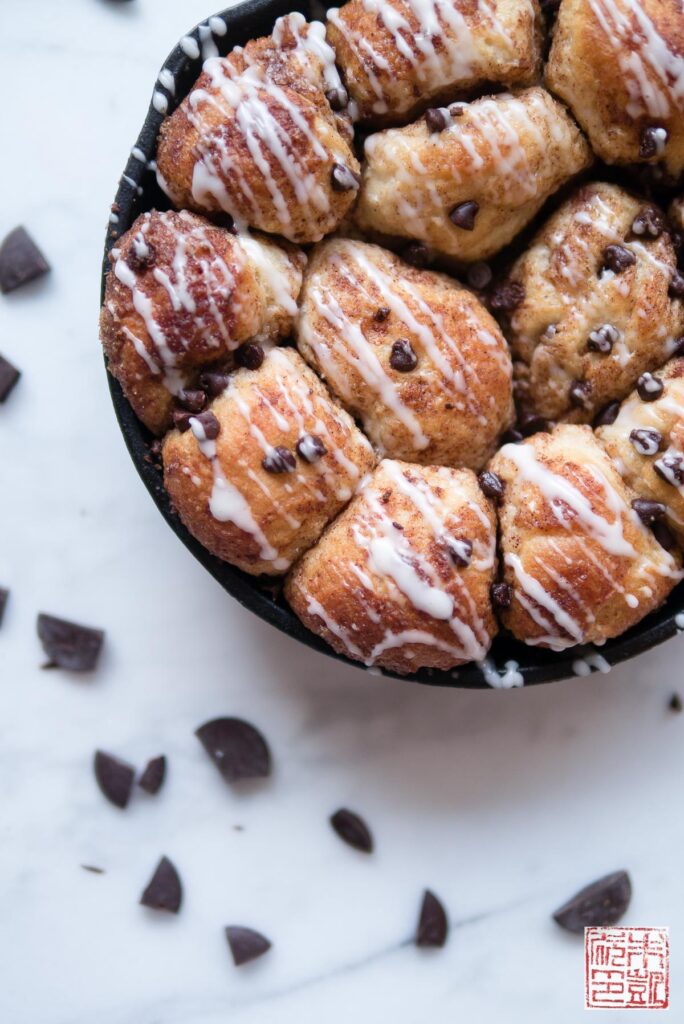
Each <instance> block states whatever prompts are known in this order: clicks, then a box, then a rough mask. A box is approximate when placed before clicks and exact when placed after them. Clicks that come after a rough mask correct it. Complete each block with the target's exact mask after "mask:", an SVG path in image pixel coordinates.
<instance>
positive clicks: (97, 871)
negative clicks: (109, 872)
mask: <svg viewBox="0 0 684 1024" xmlns="http://www.w3.org/2000/svg"><path fill="white" fill-rule="evenodd" d="M81 867H82V868H83V870H84V871H90V873H91V874H92V875H104V873H105V869H104V868H98V867H95V865H94V864H81Z"/></svg>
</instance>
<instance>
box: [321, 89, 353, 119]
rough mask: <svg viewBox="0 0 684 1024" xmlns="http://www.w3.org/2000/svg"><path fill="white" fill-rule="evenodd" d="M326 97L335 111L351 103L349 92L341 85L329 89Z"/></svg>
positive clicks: (337, 111)
mask: <svg viewBox="0 0 684 1024" xmlns="http://www.w3.org/2000/svg"><path fill="white" fill-rule="evenodd" d="M325 98H326V100H327V101H328V103H329V104H330V109H331V110H334V111H335V113H339V112H340V110H344V108H345V107H346V106H347V104H348V103H349V94H348V93H347V90H346V89H345V88H344V87H343V86H341V85H340V86H339V87H338V88H337V89H328V91H327V92H326V94H325Z"/></svg>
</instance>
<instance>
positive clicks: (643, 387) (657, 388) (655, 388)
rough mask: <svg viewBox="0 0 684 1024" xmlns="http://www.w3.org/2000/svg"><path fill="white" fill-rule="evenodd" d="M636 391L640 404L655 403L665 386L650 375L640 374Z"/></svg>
mask: <svg viewBox="0 0 684 1024" xmlns="http://www.w3.org/2000/svg"><path fill="white" fill-rule="evenodd" d="M636 389H637V394H638V395H639V398H640V399H641V401H642V402H655V401H656V399H658V398H660V396H661V395H662V393H663V391H664V390H665V385H664V384H663V382H662V381H661V380H659V379H658V377H654V376H653V374H652V373H642V374H641V376H640V377H639V379H638V381H637V383H636Z"/></svg>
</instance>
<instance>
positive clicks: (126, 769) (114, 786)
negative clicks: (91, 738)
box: [94, 750, 135, 810]
mask: <svg viewBox="0 0 684 1024" xmlns="http://www.w3.org/2000/svg"><path fill="white" fill-rule="evenodd" d="M94 768H95V778H96V780H97V784H98V786H99V787H100V790H101V791H102V793H103V794H104V796H106V797H107V799H108V800H109V802H110V804H114V806H115V807H120V808H121V809H122V810H123V808H124V807H125V806H126V805H127V803H128V801H129V799H130V796H131V789H132V787H133V779H134V778H135V769H134V768H133V765H130V764H128V763H127V762H126V761H121V760H120V759H119V758H118V757H114V756H113V755H112V754H106V753H105V752H104V751H103V750H96V751H95V761H94Z"/></svg>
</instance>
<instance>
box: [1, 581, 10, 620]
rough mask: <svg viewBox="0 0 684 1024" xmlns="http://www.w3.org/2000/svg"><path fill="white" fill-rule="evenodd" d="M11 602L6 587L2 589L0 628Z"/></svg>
mask: <svg viewBox="0 0 684 1024" xmlns="http://www.w3.org/2000/svg"><path fill="white" fill-rule="evenodd" d="M8 600H9V590H6V589H5V587H0V626H2V620H3V618H4V616H5V609H6V608H7V602H8Z"/></svg>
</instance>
